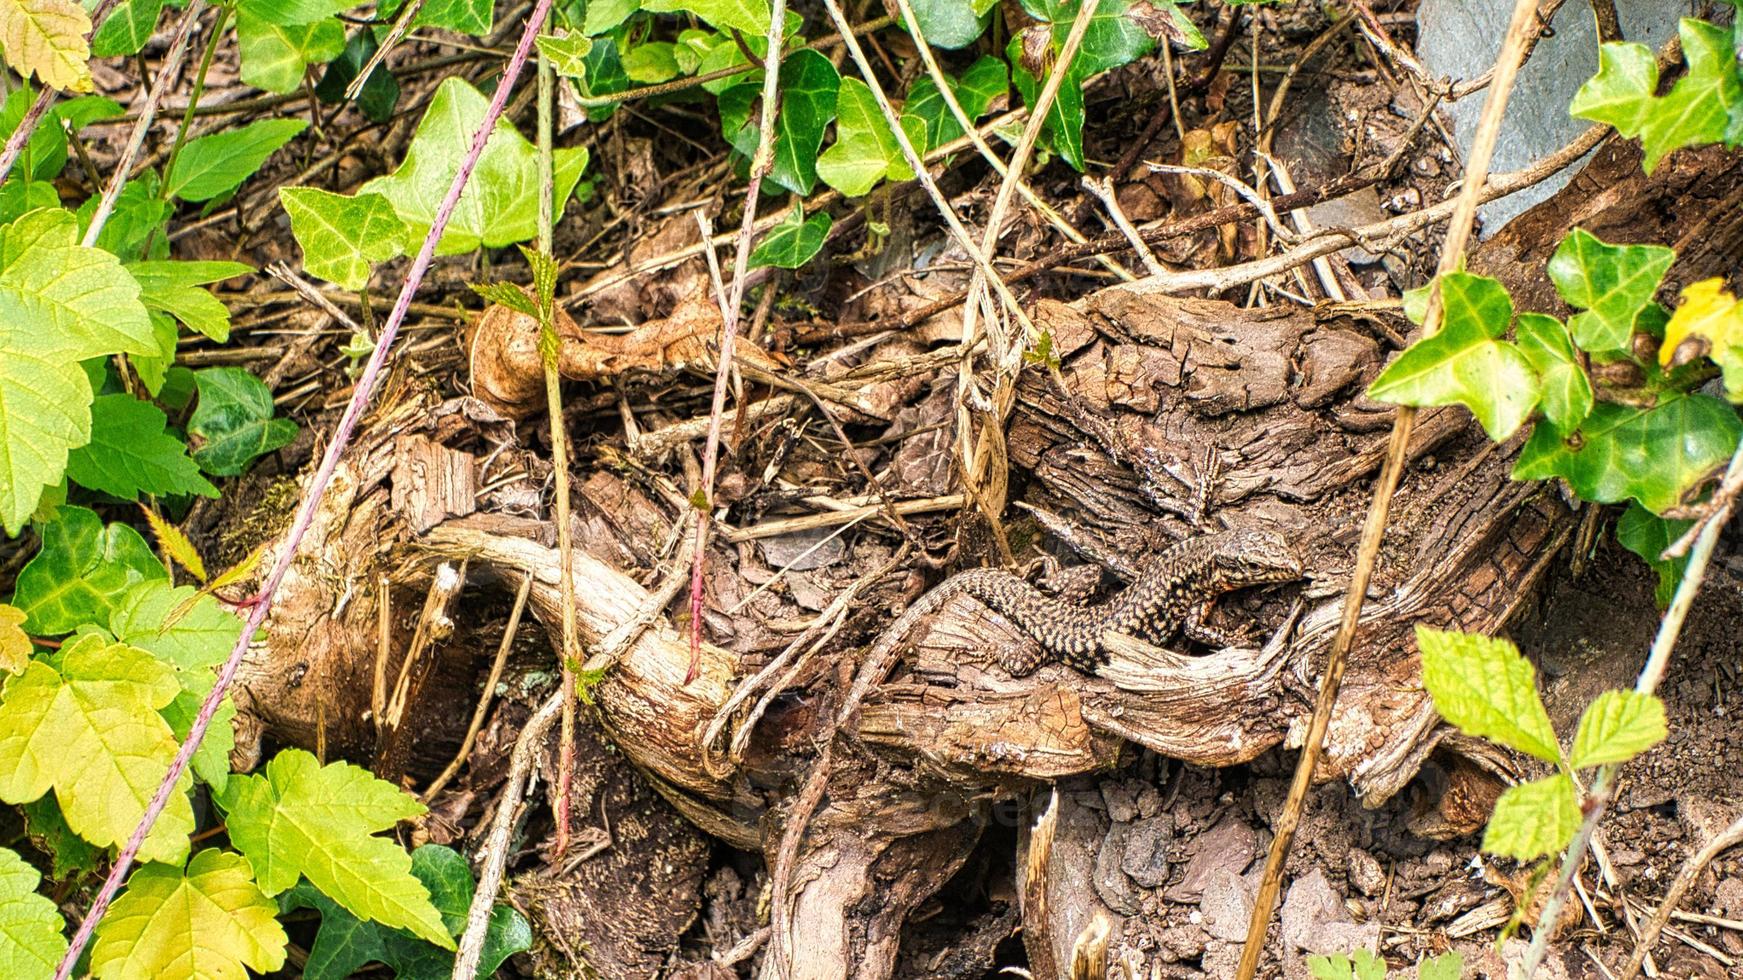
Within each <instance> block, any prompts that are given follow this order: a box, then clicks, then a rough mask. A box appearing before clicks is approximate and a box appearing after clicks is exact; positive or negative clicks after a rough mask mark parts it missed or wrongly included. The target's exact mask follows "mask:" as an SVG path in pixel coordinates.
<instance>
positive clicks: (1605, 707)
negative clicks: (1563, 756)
mask: <svg viewBox="0 0 1743 980" xmlns="http://www.w3.org/2000/svg"><path fill="white" fill-rule="evenodd" d="M1669 734H1670V732H1669V730H1668V729H1667V728H1666V727H1665V724H1664V702H1663V701H1660V700H1659V699H1658V698H1657V697H1655V696H1653V695H1651V694H1640V693H1638V692H1635V691H1605V692H1604V693H1602V694H1600V695H1598V696H1597V697H1596V698H1595V699H1593V701H1592V703H1591V704H1588V705H1586V710H1585V711H1583V712H1581V714H1580V728H1579V732H1578V734H1576V735H1575V736H1574V747H1573V751H1572V752H1571V753H1569V758H1568V763H1569V764H1570V765H1572V766H1573V767H1574V768H1575V769H1584V768H1586V767H1587V766H1603V765H1608V764H1610V763H1612V762H1627V761H1628V760H1629V759H1632V758H1634V757H1635V756H1637V755H1639V754H1640V753H1642V752H1645V751H1646V750H1647V749H1650V748H1652V747H1653V746H1654V745H1657V744H1658V743H1660V742H1662V741H1664V739H1665V737H1666V736H1668V735H1669Z"/></svg>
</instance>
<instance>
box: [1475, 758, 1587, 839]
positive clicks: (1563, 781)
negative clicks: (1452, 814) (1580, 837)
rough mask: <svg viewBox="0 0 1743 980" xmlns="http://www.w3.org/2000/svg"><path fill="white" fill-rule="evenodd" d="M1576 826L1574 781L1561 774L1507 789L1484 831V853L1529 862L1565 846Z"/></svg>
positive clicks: (1576, 810) (1577, 826) (1577, 819)
mask: <svg viewBox="0 0 1743 980" xmlns="http://www.w3.org/2000/svg"><path fill="white" fill-rule="evenodd" d="M1579 826H1580V807H1579V803H1578V802H1577V801H1576V800H1575V799H1574V781H1573V780H1572V779H1569V778H1568V777H1567V775H1566V774H1564V773H1557V774H1556V775H1554V776H1549V777H1546V778H1544V779H1539V780H1536V781H1534V782H1529V783H1521V784H1520V785H1518V786H1513V787H1509V788H1508V790H1507V791H1506V792H1505V793H1502V794H1501V798H1500V799H1499V800H1496V801H1495V814H1494V816H1492V817H1490V818H1489V826H1488V828H1487V829H1486V830H1484V831H1483V850H1484V852H1486V853H1489V854H1495V855H1499V856H1501V857H1510V858H1513V859H1514V860H1517V861H1531V860H1534V859H1536V858H1540V857H1543V856H1544V855H1545V854H1554V853H1556V852H1557V851H1560V850H1561V849H1562V848H1564V847H1566V846H1568V843H1569V842H1570V841H1572V840H1573V839H1574V831H1576V830H1578V829H1579Z"/></svg>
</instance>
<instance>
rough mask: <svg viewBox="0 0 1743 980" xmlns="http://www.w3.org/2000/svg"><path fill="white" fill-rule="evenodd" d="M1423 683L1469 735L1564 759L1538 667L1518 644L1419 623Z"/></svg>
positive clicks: (1439, 707)
mask: <svg viewBox="0 0 1743 980" xmlns="http://www.w3.org/2000/svg"><path fill="white" fill-rule="evenodd" d="M1416 645H1417V647H1418V648H1419V649H1420V650H1421V651H1422V684H1423V686H1424V687H1426V688H1428V693H1429V696H1431V697H1432V698H1434V708H1435V710H1436V711H1438V712H1440V715H1441V717H1442V718H1445V719H1446V720H1447V721H1449V722H1451V723H1452V724H1454V725H1456V726H1458V728H1459V730H1461V731H1463V732H1464V733H1466V734H1467V735H1476V736H1480V737H1482V738H1487V739H1490V740H1492V741H1495V742H1499V743H1500V744H1502V745H1505V746H1507V747H1508V748H1510V749H1517V750H1518V751H1520V752H1524V753H1525V754H1527V755H1532V756H1536V757H1537V758H1539V759H1542V760H1543V761H1545V762H1550V763H1554V762H1556V761H1557V760H1559V759H1560V758H1561V749H1560V747H1559V746H1558V745H1557V744H1556V741H1555V729H1554V728H1552V727H1551V726H1550V723H1549V713H1548V712H1547V711H1545V710H1544V708H1543V702H1542V701H1541V700H1539V699H1538V696H1537V670H1536V668H1534V667H1532V666H1531V661H1529V660H1526V659H1525V658H1524V657H1522V656H1520V654H1519V650H1518V649H1517V648H1516V647H1514V646H1513V644H1511V643H1509V642H1507V641H1506V640H1503V639H1500V638H1497V637H1488V636H1480V635H1478V634H1475V633H1449V632H1444V631H1441V630H1435V629H1429V628H1428V627H1426V626H1418V627H1416Z"/></svg>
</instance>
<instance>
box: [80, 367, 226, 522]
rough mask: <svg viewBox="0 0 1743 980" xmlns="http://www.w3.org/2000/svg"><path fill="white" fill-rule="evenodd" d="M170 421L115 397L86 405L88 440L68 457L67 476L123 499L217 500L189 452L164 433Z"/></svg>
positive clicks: (145, 405)
mask: <svg viewBox="0 0 1743 980" xmlns="http://www.w3.org/2000/svg"><path fill="white" fill-rule="evenodd" d="M168 424H169V419H168V418H167V417H166V416H165V415H164V414H163V410H162V409H160V408H158V407H157V406H156V405H153V404H151V403H150V402H142V401H140V400H139V399H137V398H135V397H133V396H132V395H129V394H125V393H120V394H114V395H98V396H97V399H96V400H95V401H93V402H92V403H91V441H90V442H88V443H86V444H85V445H83V446H80V447H79V448H77V449H75V450H73V451H72V452H71V453H70V454H68V456H67V476H68V477H70V478H72V480H73V482H75V483H78V484H79V485H81V486H85V487H89V488H91V489H92V490H101V491H103V492H104V493H106V494H109V495H111V496H115V497H120V498H121V499H123V500H138V499H139V495H140V494H142V493H149V494H197V495H199V496H201V497H216V496H218V488H217V487H214V486H212V484H210V483H208V482H207V481H206V478H205V477H203V476H201V475H200V468H199V467H198V466H197V465H195V464H194V461H193V460H192V459H189V458H188V447H187V446H186V445H184V444H183V443H182V441H181V440H180V439H177V438H176V437H175V436H172V435H169V434H168V433H166V432H165V431H164V428H165V427H166V426H167V425H168Z"/></svg>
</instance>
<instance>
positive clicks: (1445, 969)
mask: <svg viewBox="0 0 1743 980" xmlns="http://www.w3.org/2000/svg"><path fill="white" fill-rule="evenodd" d="M1464 973H1465V958H1464V957H1463V956H1461V955H1460V954H1458V953H1457V952H1447V953H1442V954H1440V955H1439V956H1430V957H1429V958H1428V959H1425V960H1423V961H1422V962H1421V963H1418V964H1417V965H1416V980H1460V978H1461V977H1463V976H1464Z"/></svg>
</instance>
